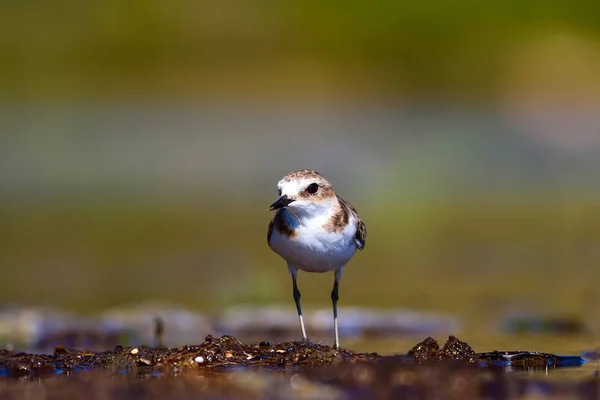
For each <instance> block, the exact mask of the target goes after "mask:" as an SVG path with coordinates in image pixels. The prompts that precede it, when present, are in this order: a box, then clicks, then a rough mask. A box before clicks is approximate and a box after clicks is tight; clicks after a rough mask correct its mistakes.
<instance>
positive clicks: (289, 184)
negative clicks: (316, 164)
mask: <svg viewBox="0 0 600 400" xmlns="http://www.w3.org/2000/svg"><path fill="white" fill-rule="evenodd" d="M313 182H314V179H313V180H310V179H306V178H300V179H291V180H287V179H282V180H280V181H279V182H278V183H277V189H279V190H280V191H281V194H287V195H293V194H297V193H300V192H301V191H303V190H304V189H306V187H307V186H308V185H310V184H311V183H313Z"/></svg>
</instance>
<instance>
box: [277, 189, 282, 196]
mask: <svg viewBox="0 0 600 400" xmlns="http://www.w3.org/2000/svg"><path fill="white" fill-rule="evenodd" d="M277 191H278V192H279V195H280V196H281V189H279V188H278V189H277Z"/></svg>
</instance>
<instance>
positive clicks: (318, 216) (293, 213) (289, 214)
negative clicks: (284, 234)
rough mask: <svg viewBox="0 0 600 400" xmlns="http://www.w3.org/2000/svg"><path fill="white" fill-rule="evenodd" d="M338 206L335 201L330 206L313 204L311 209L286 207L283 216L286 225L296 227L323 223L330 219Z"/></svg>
mask: <svg viewBox="0 0 600 400" xmlns="http://www.w3.org/2000/svg"><path fill="white" fill-rule="evenodd" d="M340 208H341V207H340V206H339V204H338V203H337V202H336V203H335V204H333V205H331V206H327V207H324V206H315V208H313V209H309V210H306V209H300V210H299V209H294V208H291V207H288V208H286V209H285V210H284V218H285V220H286V223H287V224H288V226H290V227H292V228H296V227H298V226H301V225H319V226H320V225H323V224H325V223H327V221H329V220H330V219H331V217H332V216H333V215H334V214H335V213H336V212H338V211H340Z"/></svg>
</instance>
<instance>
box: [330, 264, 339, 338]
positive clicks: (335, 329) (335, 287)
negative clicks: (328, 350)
mask: <svg viewBox="0 0 600 400" xmlns="http://www.w3.org/2000/svg"><path fill="white" fill-rule="evenodd" d="M339 286H340V281H339V280H338V274H337V273H336V276H335V281H334V283H333V290H332V291H331V302H332V304H333V334H334V342H333V348H334V349H336V350H338V349H339V348H340V333H339V331H338V312H337V303H338V300H339V298H340V296H339V295H338V289H339Z"/></svg>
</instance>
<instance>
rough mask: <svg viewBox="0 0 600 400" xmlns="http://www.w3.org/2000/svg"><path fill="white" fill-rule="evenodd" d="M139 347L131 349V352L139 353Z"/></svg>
mask: <svg viewBox="0 0 600 400" xmlns="http://www.w3.org/2000/svg"><path fill="white" fill-rule="evenodd" d="M139 351H140V350H139V349H138V348H137V347H136V348H135V349H132V350H131V354H133V355H136V354H137V353H139Z"/></svg>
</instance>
